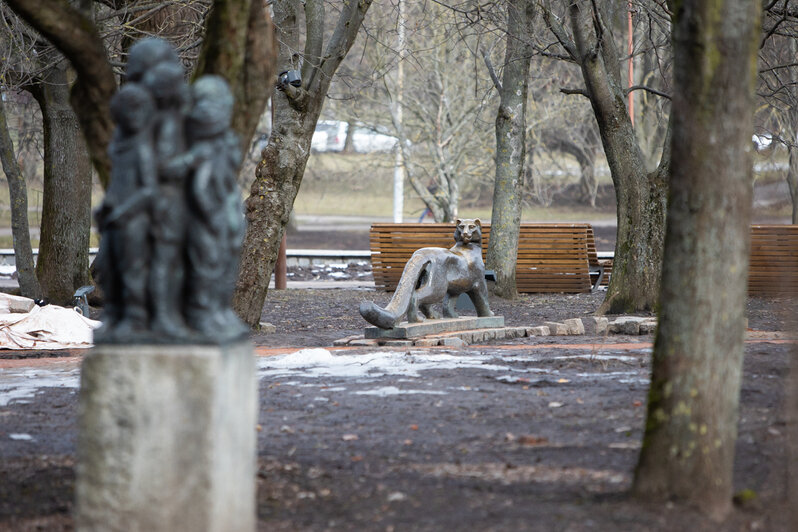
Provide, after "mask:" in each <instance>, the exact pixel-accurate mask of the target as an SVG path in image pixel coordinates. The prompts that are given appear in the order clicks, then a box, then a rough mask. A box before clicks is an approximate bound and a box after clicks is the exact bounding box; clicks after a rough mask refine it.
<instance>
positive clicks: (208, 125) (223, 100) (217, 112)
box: [188, 75, 234, 138]
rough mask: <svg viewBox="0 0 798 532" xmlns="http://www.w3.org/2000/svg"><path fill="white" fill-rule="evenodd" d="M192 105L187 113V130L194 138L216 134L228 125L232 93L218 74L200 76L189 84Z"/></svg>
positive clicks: (230, 117)
mask: <svg viewBox="0 0 798 532" xmlns="http://www.w3.org/2000/svg"><path fill="white" fill-rule="evenodd" d="M191 96H192V100H193V105H192V107H191V110H190V111H189V113H188V122H189V132H190V134H191V136H193V137H195V138H203V137H205V138H207V137H212V136H215V135H218V134H219V133H221V132H223V131H224V130H225V129H227V128H228V127H230V120H231V119H232V117H233V102H234V100H233V94H232V93H231V92H230V87H228V85H227V82H226V81H225V80H224V79H222V78H221V77H219V76H210V75H209V76H202V77H201V78H199V79H198V80H197V81H195V82H194V84H193V85H192V86H191Z"/></svg>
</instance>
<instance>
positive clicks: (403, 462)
mask: <svg viewBox="0 0 798 532" xmlns="http://www.w3.org/2000/svg"><path fill="white" fill-rule="evenodd" d="M365 299H369V300H374V301H377V302H378V303H381V304H383V303H385V302H386V301H387V299H388V295H387V294H385V293H381V292H374V291H355V290H287V291H271V292H270V293H269V296H268V301H267V304H266V306H265V308H264V313H263V319H264V320H265V321H269V322H271V323H273V324H274V325H275V326H276V327H277V332H276V333H275V334H271V335H253V340H254V342H255V343H256V345H258V346H260V347H261V351H262V353H264V352H265V351H264V350H268V349H269V348H270V347H285V346H297V347H302V346H305V347H320V346H330V345H331V344H332V342H333V341H334V340H335V339H337V338H340V337H343V336H347V335H349V334H355V333H357V332H362V330H363V327H364V325H365V322H363V320H362V319H361V318H360V317H359V315H358V314H357V310H356V309H357V307H358V305H359V303H360V301H362V300H365ZM601 299H602V294H601V293H598V294H580V295H561V294H556V295H532V296H522V297H520V298H519V299H518V300H517V301H514V302H508V301H503V300H499V299H496V298H491V304H492V306H493V308H494V310H495V311H496V312H497V314H503V315H504V316H505V319H506V321H507V324H508V325H539V324H542V322H544V321H548V320H560V319H566V318H571V317H581V316H586V315H590V314H592V313H593V312H594V311H595V309H596V308H597V306H598V305H599V303H600V302H601ZM794 308H795V307H794V302H792V301H789V300H784V299H763V298H751V299H749V301H748V306H747V309H748V316H749V327H750V328H751V329H752V330H751V331H749V337H750V338H751V340H749V342H748V343H747V344H746V357H745V378H744V383H743V386H742V391H741V412H740V424H739V439H738V445H737V455H736V460H735V491H737V492H742V491H743V490H750V491H749V492H747V493H749V494H750V495H751V496H752V499H751V500H746V501H745V502H742V498H741V500H740V503H739V504H737V505H736V506H735V510H734V511H733V513H732V515H731V516H730V517H729V518H728V519H727V520H726V521H725V522H723V523H714V522H711V521H709V520H707V519H706V518H704V517H703V516H702V515H701V514H700V512H698V511H696V510H695V509H690V508H683V507H682V506H680V505H678V504H675V503H667V504H666V503H651V502H639V501H635V500H632V499H630V498H629V497H628V496H627V491H628V488H629V486H630V483H631V478H632V473H633V469H634V465H635V460H636V457H637V453H638V451H639V442H640V438H641V434H642V426H643V421H644V414H645V401H646V390H647V380H648V373H649V368H650V342H651V340H652V337H651V336H641V337H629V336H617V337H616V336H602V337H589V336H587V337H541V338H524V339H516V340H512V341H502V342H492V343H488V344H487V345H483V346H471V347H468V348H463V349H457V350H444V349H426V350H423V349H413V350H412V352H408V353H405V354H402V353H399V354H396V355H393V356H395V357H398V359H404V358H405V357H407V359H408V360H409V361H411V362H412V361H416V362H418V363H424V362H425V361H427V360H428V359H429V358H430V357H431V358H432V359H433V360H435V359H436V358H435V357H438V358H440V357H447V356H448V357H453V360H466V359H477V360H479V361H482V362H480V363H478V364H476V365H475V366H474V367H469V368H465V369H449V370H446V369H431V370H427V371H422V372H419V375H418V376H414V377H412V376H411V377H407V376H402V375H391V374H387V375H379V374H374V375H373V376H368V375H367V376H366V378H363V379H353V378H349V377H342V376H334V375H328V376H323V377H314V376H312V375H311V374H310V373H308V374H304V373H303V372H302V371H300V372H299V373H296V374H293V375H291V376H281V375H279V374H278V375H263V376H262V378H261V381H260V396H261V409H260V421H259V423H260V426H261V427H262V429H261V431H260V433H259V445H258V449H259V458H258V518H259V529H260V530H264V531H265V530H358V531H360V530H380V531H384V530H395V531H398V530H546V531H549V530H602V531H603V530H641V531H643V530H645V531H648V530H678V529H683V530H707V531H709V530H713V531H714V530H776V531H780V530H785V531H786V530H790V529H791V525H789V523H790V522H792V521H790V519H791V518H790V513H789V512H790V510H789V507H788V506H787V495H788V491H787V490H788V487H787V474H786V469H787V468H786V467H785V465H786V464H787V463H788V461H789V456H788V453H787V447H788V445H787V443H788V442H787V426H786V420H787V419H788V416H787V413H786V412H785V409H784V400H785V398H784V384H785V379H786V375H787V372H788V360H789V357H790V353H791V350H793V349H794V347H795V346H794V344H793V343H790V342H789V341H787V340H785V335H784V334H783V333H781V334H775V333H774V331H785V329H786V321H785V320H787V319H788V318H789V317H790V311H791V310H794ZM793 315H794V313H793ZM266 352H267V351H266ZM389 352H390V350H386V349H374V348H360V349H350V350H344V351H334V353H335V354H336V355H340V356H343V355H351V356H353V357H355V358H354V359H353V360H362V361H363V362H362V363H363V364H367V363H369V362H370V361H372V360H374V359H375V358H378V357H381V356H382V357H385V356H389ZM74 354H75V353H74V352H72V353H65V354H64V355H65V356H66V355H74ZM31 355H33V356H35V354H31ZM425 357H426V358H425ZM40 360H42V363H43V364H46V363H53V362H52V361H57V360H58V358H48V359H40ZM268 360H270V359H268V358H260V359H259V361H260V362H259V363H260V364H261V365H262V364H263V363H265V362H268ZM2 362H3V360H2V359H0V363H2ZM10 362H11V361H10ZM13 362H15V363H19V362H20V361H18V360H14V361H13ZM494 366H500V367H502V368H505V369H502V370H500V371H497V370H496V369H495V368H494V369H492V368H493V367H494ZM0 367H2V365H1V364H0ZM0 378H2V374H0ZM375 386H376V387H377V388H376V390H380V389H383V390H396V393H398V394H397V395H389V396H379V395H374V393H375ZM401 392H407V393H406V394H402V393H401ZM75 414H76V394H75V393H74V390H64V389H60V388H48V389H46V390H44V391H42V392H40V393H39V394H38V395H37V396H36V398H35V400H33V401H31V402H30V403H28V404H17V403H14V402H12V403H11V404H10V405H8V406H6V407H0V530H69V529H71V527H72V521H71V517H70V511H71V508H72V496H73V485H74V452H75V449H74V446H75V437H76V429H75ZM11 433H27V434H32V435H33V436H34V441H31V442H19V441H11V440H10V439H9V437H8V434H11ZM663 459H666V458H665V457H663ZM743 498H745V497H743Z"/></svg>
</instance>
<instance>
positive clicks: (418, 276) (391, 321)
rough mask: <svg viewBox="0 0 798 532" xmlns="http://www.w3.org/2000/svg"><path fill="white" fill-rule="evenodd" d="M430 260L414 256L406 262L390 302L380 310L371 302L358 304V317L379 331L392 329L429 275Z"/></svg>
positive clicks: (408, 308)
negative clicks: (361, 317) (379, 329)
mask: <svg viewBox="0 0 798 532" xmlns="http://www.w3.org/2000/svg"><path fill="white" fill-rule="evenodd" d="M429 264H430V260H429V259H428V258H425V257H422V256H419V255H414V256H412V257H411V258H410V260H409V261H407V264H406V265H405V269H404V271H403V272H402V277H401V278H400V279H399V284H398V285H397V287H396V291H395V292H394V293H393V297H392V298H391V301H390V302H389V303H388V304H387V305H386V306H385V308H381V307H379V306H377V305H375V304H374V303H373V302H371V301H363V302H362V303H360V315H361V316H363V319H365V320H366V321H367V322H369V323H371V324H372V325H376V326H377V327H379V328H381V329H392V328H393V327H394V326H395V325H396V323H397V322H398V321H399V320H400V319H401V318H402V316H404V315H405V314H407V312H408V310H410V309H411V303H412V300H413V297H414V296H415V292H416V289H417V288H420V287H421V286H422V285H423V284H424V283H425V280H426V278H427V277H428V275H429V272H428V271H427V269H428V266H429Z"/></svg>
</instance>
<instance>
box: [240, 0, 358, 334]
mask: <svg viewBox="0 0 798 532" xmlns="http://www.w3.org/2000/svg"><path fill="white" fill-rule="evenodd" d="M370 5H371V0H360V1H352V2H349V3H346V4H342V6H341V9H340V12H339V14H338V17H337V21H336V25H335V28H334V29H333V30H332V32H327V33H326V34H327V35H329V39H328V41H327V43H326V45H325V42H324V37H325V26H326V24H325V6H324V2H323V0H307V1H305V2H299V1H297V0H281V1H276V2H274V4H273V9H274V22H275V26H276V28H277V33H278V39H279V42H280V48H279V52H278V60H277V66H278V70H277V71H278V72H283V71H286V70H295V69H301V78H302V81H301V85H300V86H299V87H295V86H293V85H281V86H280V88H281V89H282V90H275V91H274V93H273V95H272V109H273V113H274V115H273V116H274V118H273V123H272V134H271V136H270V137H269V143H268V144H267V146H266V148H265V149H264V151H263V156H262V160H261V162H260V163H259V164H258V167H257V170H256V172H255V180H254V182H253V183H252V187H251V188H250V195H249V197H248V198H247V200H246V202H245V213H246V217H247V233H246V236H245V237H244V250H243V254H242V257H241V271H240V273H239V277H238V282H237V284H236V292H235V296H234V298H233V307H234V308H235V309H236V311H237V312H238V314H239V316H241V318H242V319H243V320H244V321H245V322H246V323H248V324H249V325H251V326H253V327H255V326H257V325H258V323H259V321H260V316H261V311H262V309H263V304H264V301H265V299H266V293H267V291H268V286H269V278H270V277H271V274H272V271H274V265H275V263H276V262H277V252H278V251H279V248H280V241H281V239H282V236H283V232H284V231H285V226H286V225H287V224H288V219H289V215H290V214H291V210H292V209H293V205H294V199H295V198H296V195H297V193H298V192H299V186H300V184H301V183H302V176H303V174H304V172H305V165H306V164H307V160H308V157H309V156H310V141H311V137H312V136H313V132H314V130H315V129H316V122H317V121H318V118H319V114H320V113H321V108H322V105H323V104H324V98H325V96H326V94H327V90H328V88H329V86H330V82H331V80H332V77H333V75H334V74H335V72H336V70H337V69H338V66H339V65H340V64H341V61H343V59H344V57H346V54H347V53H348V52H349V49H350V48H351V47H352V44H353V43H354V42H355V38H356V37H357V34H358V31H359V30H360V27H361V25H362V22H363V18H364V17H365V15H366V11H367V10H368V8H369V6H370ZM303 9H304V20H305V32H304V34H305V43H304V53H302V54H299V53H298V52H297V51H298V50H301V49H302V46H301V45H300V43H299V36H300V34H301V31H300V24H299V21H300V17H301V11H302V10H303Z"/></svg>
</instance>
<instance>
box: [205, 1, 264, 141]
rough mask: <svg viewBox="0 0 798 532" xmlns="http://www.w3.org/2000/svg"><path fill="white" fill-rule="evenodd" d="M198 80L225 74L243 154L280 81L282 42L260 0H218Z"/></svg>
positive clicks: (209, 24)
mask: <svg viewBox="0 0 798 532" xmlns="http://www.w3.org/2000/svg"><path fill="white" fill-rule="evenodd" d="M205 25H206V28H207V29H206V33H205V37H204V39H203V45H202V51H201V52H200V58H199V62H198V64H197V68H196V70H195V71H194V79H196V78H198V77H199V76H201V75H204V74H216V75H219V76H222V77H223V78H225V79H226V80H227V81H228V82H229V83H230V88H231V89H232V90H233V95H234V96H235V107H234V109H233V130H235V132H236V133H238V135H239V137H240V138H241V145H242V153H243V152H245V151H246V147H247V146H249V145H250V143H251V140H252V137H253V135H254V134H255V129H256V128H257V125H258V120H259V119H260V116H261V114H263V111H264V109H265V108H266V102H267V100H268V99H269V94H270V93H271V87H273V85H274V81H275V77H274V76H275V61H276V58H277V42H276V39H275V34H274V26H273V25H272V22H271V17H270V16H269V13H268V11H267V10H266V8H265V6H264V4H263V2H261V1H258V0H255V1H253V0H216V1H215V2H214V4H213V9H211V12H210V14H209V15H208V19H207V21H206V23H205Z"/></svg>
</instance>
